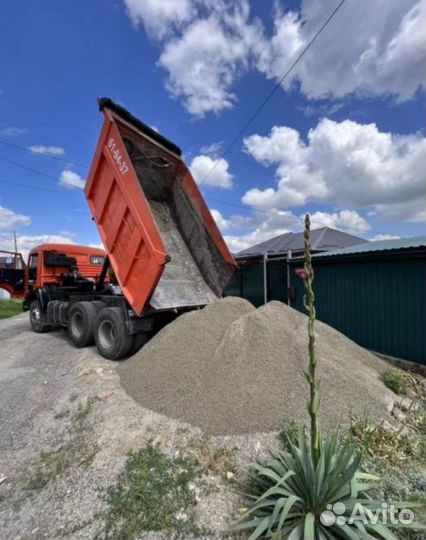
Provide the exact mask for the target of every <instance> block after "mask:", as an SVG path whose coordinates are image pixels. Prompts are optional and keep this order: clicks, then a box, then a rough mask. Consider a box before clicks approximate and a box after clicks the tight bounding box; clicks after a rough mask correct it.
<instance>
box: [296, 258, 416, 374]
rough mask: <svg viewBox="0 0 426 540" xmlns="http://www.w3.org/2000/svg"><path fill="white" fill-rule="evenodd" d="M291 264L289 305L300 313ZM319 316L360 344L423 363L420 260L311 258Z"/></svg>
mask: <svg viewBox="0 0 426 540" xmlns="http://www.w3.org/2000/svg"><path fill="white" fill-rule="evenodd" d="M295 268H296V266H295V265H293V266H292V271H291V272H290V283H291V286H292V287H294V290H295V301H294V303H293V305H294V307H295V308H296V309H298V310H300V311H302V312H304V307H303V295H304V286H303V281H302V280H301V279H300V278H298V277H297V276H296V275H295V273H294V269H295ZM314 268H315V282H314V287H315V295H316V306H317V315H318V319H320V320H321V321H323V322H325V323H327V324H329V325H330V326H333V327H334V328H336V329H337V330H339V331H340V332H342V333H344V334H346V335H347V336H348V337H349V338H351V339H353V340H354V341H355V342H356V343H358V344H359V345H362V346H363V347H365V348H367V349H371V350H373V351H376V352H380V353H382V354H386V355H389V356H394V357H397V358H403V359H406V360H411V361H414V362H418V363H422V364H424V363H425V358H426V337H425V336H426V332H425V330H426V315H425V313H426V308H425V295H424V287H425V283H426V264H425V259H424V258H414V257H413V258H400V259H393V258H392V259H384V260H371V261H364V260H358V261H356V260H353V261H340V262H337V261H336V262H331V261H321V259H319V258H318V259H316V260H315V259H314Z"/></svg>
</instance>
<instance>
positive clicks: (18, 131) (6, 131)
mask: <svg viewBox="0 0 426 540" xmlns="http://www.w3.org/2000/svg"><path fill="white" fill-rule="evenodd" d="M27 132H28V129H23V128H17V127H11V126H10V127H5V128H3V129H0V135H1V136H2V137H19V135H24V133H27Z"/></svg>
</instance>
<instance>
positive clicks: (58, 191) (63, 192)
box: [0, 180, 72, 195]
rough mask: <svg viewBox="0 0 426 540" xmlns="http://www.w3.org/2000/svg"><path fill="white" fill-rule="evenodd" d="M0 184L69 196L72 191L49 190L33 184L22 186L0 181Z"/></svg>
mask: <svg viewBox="0 0 426 540" xmlns="http://www.w3.org/2000/svg"><path fill="white" fill-rule="evenodd" d="M0 184H9V185H11V186H18V187H23V188H30V189H37V190H40V189H41V190H43V191H54V192H55V193H62V194H66V195H67V194H71V193H72V191H65V190H64V191H62V190H60V189H55V188H49V187H45V186H36V185H35V184H23V183H21V182H11V181H10V180H0Z"/></svg>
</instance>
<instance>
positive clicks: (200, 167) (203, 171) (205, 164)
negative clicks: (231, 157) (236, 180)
mask: <svg viewBox="0 0 426 540" xmlns="http://www.w3.org/2000/svg"><path fill="white" fill-rule="evenodd" d="M189 168H190V170H191V173H192V175H193V177H194V179H195V181H196V182H197V184H199V185H202V186H206V187H217V188H222V189H230V188H231V187H232V174H231V173H230V172H229V171H228V169H229V164H228V162H227V161H226V159H224V158H218V159H213V158H211V157H210V156H196V157H195V158H194V159H193V160H192V161H191V164H190V166H189Z"/></svg>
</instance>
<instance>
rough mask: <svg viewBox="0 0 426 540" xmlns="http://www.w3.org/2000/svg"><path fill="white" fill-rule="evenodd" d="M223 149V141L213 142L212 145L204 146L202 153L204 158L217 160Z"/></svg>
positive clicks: (201, 149)
mask: <svg viewBox="0 0 426 540" xmlns="http://www.w3.org/2000/svg"><path fill="white" fill-rule="evenodd" d="M222 147H223V141H218V142H213V143H211V144H207V145H206V146H202V147H201V148H200V152H201V154H202V155H204V156H210V157H212V158H217V157H218V155H219V154H220V152H221V150H222Z"/></svg>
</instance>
